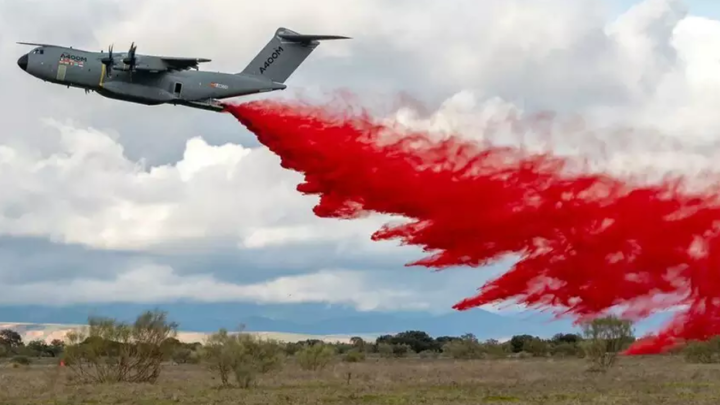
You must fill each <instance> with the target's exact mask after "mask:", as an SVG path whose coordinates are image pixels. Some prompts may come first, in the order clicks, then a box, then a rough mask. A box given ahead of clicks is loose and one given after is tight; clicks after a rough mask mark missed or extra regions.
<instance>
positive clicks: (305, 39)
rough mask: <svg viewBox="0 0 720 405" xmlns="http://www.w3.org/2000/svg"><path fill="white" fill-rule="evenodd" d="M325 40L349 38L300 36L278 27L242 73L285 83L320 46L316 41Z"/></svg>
mask: <svg viewBox="0 0 720 405" xmlns="http://www.w3.org/2000/svg"><path fill="white" fill-rule="evenodd" d="M325 39H349V38H348V37H341V36H337V35H301V34H298V33H297V32H294V31H291V30H289V29H287V28H283V27H280V28H278V29H277V31H275V35H273V37H272V39H270V42H268V44H267V45H265V47H264V48H263V49H262V50H261V51H260V53H258V54H257V56H255V59H253V60H252V62H250V64H249V65H247V67H246V68H245V70H243V71H242V73H243V74H252V75H257V76H263V77H266V78H268V79H270V80H272V81H274V82H277V83H285V81H286V80H287V79H288V78H289V77H290V75H292V74H293V72H294V71H295V70H296V69H297V68H298V67H299V66H300V64H302V63H303V62H304V61H305V59H306V58H307V57H308V56H309V55H310V54H311V53H312V51H313V50H315V48H317V46H318V45H320V42H318V41H321V40H325Z"/></svg>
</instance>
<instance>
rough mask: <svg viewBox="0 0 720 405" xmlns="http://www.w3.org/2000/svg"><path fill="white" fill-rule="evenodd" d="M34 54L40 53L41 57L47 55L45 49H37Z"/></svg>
mask: <svg viewBox="0 0 720 405" xmlns="http://www.w3.org/2000/svg"><path fill="white" fill-rule="evenodd" d="M32 53H33V54H38V53H39V54H40V55H43V54H44V53H45V50H44V49H35V50H34V51H33V52H32Z"/></svg>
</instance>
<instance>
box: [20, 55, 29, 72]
mask: <svg viewBox="0 0 720 405" xmlns="http://www.w3.org/2000/svg"><path fill="white" fill-rule="evenodd" d="M27 65H28V56H27V54H25V55H23V56H21V57H20V59H18V66H20V69H22V70H27Z"/></svg>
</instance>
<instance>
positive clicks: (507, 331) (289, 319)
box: [0, 302, 670, 340]
mask: <svg viewBox="0 0 720 405" xmlns="http://www.w3.org/2000/svg"><path fill="white" fill-rule="evenodd" d="M148 309H160V310H164V311H167V312H168V317H169V318H170V320H172V321H175V322H178V323H179V329H180V330H183V331H187V332H214V331H217V330H218V329H219V328H227V329H228V330H236V329H237V328H238V326H239V325H244V326H245V328H244V329H245V330H246V331H249V332H275V333H278V332H279V333H286V334H287V333H289V334H299V335H308V336H327V335H346V336H354V335H362V336H364V337H366V336H378V335H382V334H393V333H398V332H402V331H406V330H421V331H425V332H427V333H428V334H430V335H431V336H435V337H438V336H459V335H462V334H465V333H473V334H474V335H475V336H477V337H478V338H479V339H481V340H485V339H499V340H504V339H507V338H509V337H511V336H513V335H518V334H530V335H534V336H541V337H550V336H552V335H554V334H556V333H571V332H577V331H578V329H577V328H576V327H574V326H573V324H572V320H571V319H562V320H555V319H553V317H552V315H551V314H547V313H537V312H530V311H526V312H521V313H510V314H497V313H493V312H488V311H485V310H481V309H475V310H471V311H465V312H457V311H455V312H448V313H443V314H435V315H434V314H430V313H427V312H410V311H402V312H359V311H356V310H355V309H353V308H349V307H343V306H336V305H322V304H299V305H298V304H295V305H255V304H245V303H220V304H216V303H213V304H205V303H194V302H193V303H190V302H181V303H172V304H162V305H142V304H102V305H74V306H66V307H47V306H28V305H23V306H0V323H7V324H10V323H31V324H71V325H72V324H86V322H87V319H88V316H91V315H95V316H107V317H111V318H116V319H119V320H124V321H132V320H134V319H135V317H136V316H137V315H138V314H140V313H141V312H143V311H145V310H148ZM669 316H670V315H669V314H659V315H656V316H655V317H652V318H650V319H649V320H646V321H644V322H642V323H639V324H638V325H636V332H637V333H638V334H643V333H645V332H647V331H648V330H655V329H657V328H658V327H660V326H661V325H662V323H663V322H664V321H666V320H667V319H669Z"/></svg>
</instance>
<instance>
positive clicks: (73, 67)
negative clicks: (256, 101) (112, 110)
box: [17, 27, 349, 112]
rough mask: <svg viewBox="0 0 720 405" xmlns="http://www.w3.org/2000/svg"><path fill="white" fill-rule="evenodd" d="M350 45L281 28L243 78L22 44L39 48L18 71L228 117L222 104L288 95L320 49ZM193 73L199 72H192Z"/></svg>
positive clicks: (179, 64)
mask: <svg viewBox="0 0 720 405" xmlns="http://www.w3.org/2000/svg"><path fill="white" fill-rule="evenodd" d="M326 39H349V38H348V37H343V36H337V35H301V34H298V33H297V32H294V31H291V30H289V29H286V28H283V27H280V28H278V29H277V30H276V31H275V35H273V37H272V38H271V39H270V42H268V44H267V45H266V46H265V47H264V48H263V49H262V50H261V51H260V53H258V54H257V56H255V58H254V59H253V60H252V61H251V62H250V64H249V65H248V66H247V67H246V68H245V70H243V71H242V72H240V73H221V72H201V71H200V69H199V68H198V65H199V64H200V63H203V62H210V59H203V58H176V57H164V56H153V55H141V54H136V53H135V50H136V49H137V47H136V46H135V43H134V42H133V44H132V45H131V46H130V50H129V51H128V52H127V53H117V54H115V53H113V47H112V45H111V46H110V48H109V49H108V53H105V52H104V51H101V52H88V51H83V50H80V49H73V48H72V47H62V46H57V45H48V44H36V43H28V42H18V43H19V44H22V45H33V46H37V48H35V49H33V50H32V51H30V52H28V53H27V54H25V55H23V56H22V57H20V59H18V62H17V63H18V66H20V68H21V69H22V70H24V71H26V72H27V73H29V74H30V75H32V76H35V77H37V78H39V79H42V80H44V81H46V82H51V83H56V84H61V85H65V86H68V88H69V87H70V86H72V87H79V88H82V89H85V92H86V93H88V92H90V91H95V92H97V93H98V94H100V95H102V96H105V97H108V98H112V99H116V100H122V101H129V102H133V103H139V104H145V105H160V104H174V105H183V106H187V107H193V108H200V109H204V110H210V111H218V112H219V111H223V106H222V105H221V103H220V101H219V100H221V99H225V98H231V97H237V96H244V95H249V94H256V93H264V92H268V91H275V90H283V89H285V88H286V87H287V86H286V85H285V81H286V80H287V79H288V78H289V77H290V75H291V74H292V73H293V72H294V71H295V70H296V69H297V68H298V67H299V66H300V64H301V63H302V62H303V61H304V60H305V59H306V58H307V57H308V56H309V55H310V53H311V52H312V51H313V50H314V49H315V48H316V47H317V46H318V45H319V44H320V42H318V41H320V40H326ZM190 69H195V71H192V70H190Z"/></svg>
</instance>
